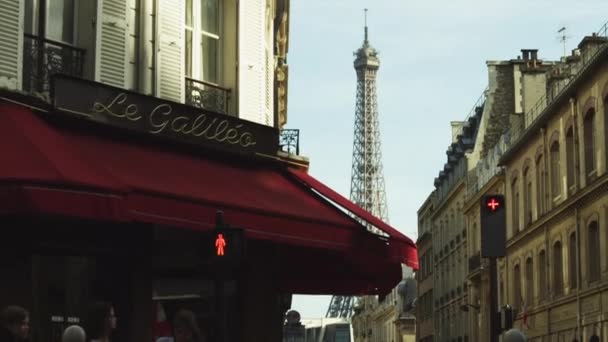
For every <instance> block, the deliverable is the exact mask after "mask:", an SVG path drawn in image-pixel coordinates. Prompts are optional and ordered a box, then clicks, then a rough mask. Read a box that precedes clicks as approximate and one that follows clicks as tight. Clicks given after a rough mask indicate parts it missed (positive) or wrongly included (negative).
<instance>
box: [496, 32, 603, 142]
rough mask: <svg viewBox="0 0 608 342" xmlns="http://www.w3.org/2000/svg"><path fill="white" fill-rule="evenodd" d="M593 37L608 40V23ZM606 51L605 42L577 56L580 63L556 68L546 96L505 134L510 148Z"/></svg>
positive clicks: (566, 64) (561, 65) (565, 64)
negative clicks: (508, 137) (507, 136)
mask: <svg viewBox="0 0 608 342" xmlns="http://www.w3.org/2000/svg"><path fill="white" fill-rule="evenodd" d="M593 36H594V37H599V38H608V22H607V23H605V24H604V25H602V27H601V28H600V29H599V30H598V31H597V32H596V33H594V34H593ZM606 49H608V44H607V43H606V42H604V43H603V44H602V45H600V46H598V48H596V49H591V50H588V51H585V52H583V53H582V54H579V55H576V57H577V58H580V62H578V63H564V64H560V65H559V66H557V67H556V68H554V69H553V71H552V73H553V74H552V75H551V77H553V82H552V83H551V85H550V87H547V93H546V94H545V96H541V98H540V99H539V100H538V101H537V102H536V104H534V106H533V107H532V108H531V109H530V110H529V111H528V112H526V113H525V114H524V116H523V118H522V119H521V120H519V121H518V122H517V123H516V124H514V125H513V126H511V128H510V129H508V130H507V132H506V133H505V135H509V136H510V139H507V141H509V146H512V145H514V144H515V143H517V142H518V141H519V140H520V138H521V137H522V136H523V134H524V133H525V132H526V131H527V129H528V128H529V127H530V126H532V125H533V124H534V123H535V122H536V121H537V120H538V118H539V117H540V116H541V114H542V113H543V112H544V111H545V109H546V108H547V107H548V106H549V105H550V104H552V103H553V101H555V100H556V99H558V98H560V96H561V95H562V94H563V93H564V92H565V91H566V89H567V88H568V86H569V85H570V84H572V82H573V81H574V80H576V79H577V78H578V77H579V76H580V75H581V74H582V73H583V72H584V71H585V70H586V67H587V66H588V65H589V64H591V63H592V62H594V61H595V60H596V58H597V56H598V55H599V54H600V53H601V52H603V51H604V50H606Z"/></svg>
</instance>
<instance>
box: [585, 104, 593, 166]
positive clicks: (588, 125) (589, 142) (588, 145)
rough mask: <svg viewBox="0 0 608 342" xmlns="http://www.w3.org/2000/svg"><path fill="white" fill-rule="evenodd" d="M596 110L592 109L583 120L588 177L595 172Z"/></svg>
mask: <svg viewBox="0 0 608 342" xmlns="http://www.w3.org/2000/svg"><path fill="white" fill-rule="evenodd" d="M594 120H595V109H594V108H591V109H589V110H588V111H587V113H585V117H584V118H583V134H584V137H583V143H584V144H585V146H584V149H585V174H586V175H587V177H589V176H591V173H592V172H594V171H595V127H594V126H595V125H594Z"/></svg>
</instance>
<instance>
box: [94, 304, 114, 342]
mask: <svg viewBox="0 0 608 342" xmlns="http://www.w3.org/2000/svg"><path fill="white" fill-rule="evenodd" d="M114 329H116V315H115V314H114V308H113V307H112V304H110V303H106V302H97V303H95V304H93V305H92V306H91V308H90V310H89V315H88V317H87V334H88V335H89V337H90V338H91V341H93V342H110V336H111V335H112V332H113V331H114Z"/></svg>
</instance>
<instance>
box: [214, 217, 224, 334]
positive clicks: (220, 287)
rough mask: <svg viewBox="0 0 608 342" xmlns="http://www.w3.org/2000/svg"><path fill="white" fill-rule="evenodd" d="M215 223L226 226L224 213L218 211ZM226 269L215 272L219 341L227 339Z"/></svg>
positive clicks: (218, 225) (218, 226)
mask: <svg viewBox="0 0 608 342" xmlns="http://www.w3.org/2000/svg"><path fill="white" fill-rule="evenodd" d="M215 225H216V229H223V228H225V227H226V225H225V224H224V213H223V212H222V211H219V210H218V211H217V212H216V214H215ZM224 280H225V276H224V270H223V269H219V270H216V272H215V310H216V318H217V321H216V322H217V326H216V327H217V331H216V334H217V335H216V339H217V341H218V342H225V341H226V299H225V298H224V297H225V293H224Z"/></svg>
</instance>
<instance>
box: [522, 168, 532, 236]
mask: <svg viewBox="0 0 608 342" xmlns="http://www.w3.org/2000/svg"><path fill="white" fill-rule="evenodd" d="M531 222H532V175H531V172H530V168H529V167H528V168H526V169H525V170H524V226H528V225H529V224H530V223H531Z"/></svg>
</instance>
